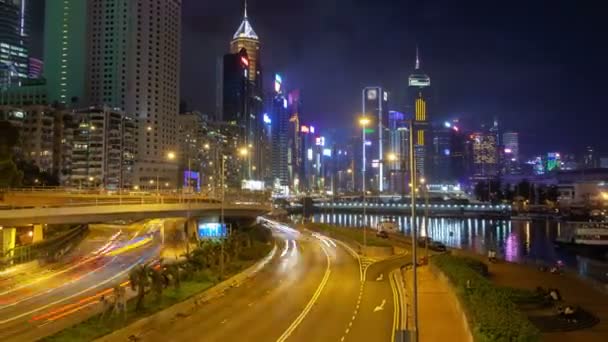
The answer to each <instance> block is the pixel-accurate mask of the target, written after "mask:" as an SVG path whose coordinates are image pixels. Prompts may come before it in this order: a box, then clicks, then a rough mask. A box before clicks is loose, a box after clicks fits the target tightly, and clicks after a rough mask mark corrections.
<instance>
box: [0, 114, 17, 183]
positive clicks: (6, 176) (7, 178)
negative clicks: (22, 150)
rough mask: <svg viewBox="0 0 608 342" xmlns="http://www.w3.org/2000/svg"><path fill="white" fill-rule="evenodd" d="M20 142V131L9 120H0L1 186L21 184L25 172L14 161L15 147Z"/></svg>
mask: <svg viewBox="0 0 608 342" xmlns="http://www.w3.org/2000/svg"><path fill="white" fill-rule="evenodd" d="M18 142H19V131H18V130H17V129H16V128H15V127H13V125H11V123H10V122H8V121H0V187H18V186H21V181H22V179H23V173H22V172H20V171H19V169H18V168H17V165H16V164H15V162H14V160H13V159H14V156H13V149H14V147H15V146H16V145H17V143H18Z"/></svg>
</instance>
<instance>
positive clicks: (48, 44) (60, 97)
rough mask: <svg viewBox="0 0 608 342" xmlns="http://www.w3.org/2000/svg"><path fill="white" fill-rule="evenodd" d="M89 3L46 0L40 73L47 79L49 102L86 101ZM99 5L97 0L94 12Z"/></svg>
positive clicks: (74, 104) (77, 102) (76, 104)
mask: <svg viewBox="0 0 608 342" xmlns="http://www.w3.org/2000/svg"><path fill="white" fill-rule="evenodd" d="M91 3H92V2H91V1H83V0H46V3H45V5H46V7H45V20H44V22H45V26H44V64H45V65H44V70H43V75H44V78H45V79H46V82H47V92H48V101H49V103H55V102H57V103H61V104H65V105H72V106H86V105H87V104H86V103H85V101H86V91H87V87H86V79H85V78H86V77H85V75H86V61H87V46H88V40H87V39H88V37H87V22H88V7H89V5H90V4H91ZM99 5H100V4H99V1H97V2H96V3H95V12H96V13H97V12H98V11H99V7H98V6H99ZM98 34H99V35H100V36H101V33H98V32H95V33H94V35H95V37H96V38H97V37H98ZM100 38H101V37H100ZM95 58H97V56H96V57H95Z"/></svg>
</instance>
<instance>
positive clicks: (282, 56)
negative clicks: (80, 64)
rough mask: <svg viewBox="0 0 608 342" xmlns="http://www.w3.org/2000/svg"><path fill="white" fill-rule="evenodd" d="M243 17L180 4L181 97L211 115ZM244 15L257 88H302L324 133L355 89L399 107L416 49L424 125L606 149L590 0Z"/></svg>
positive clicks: (391, 1)
mask: <svg viewBox="0 0 608 342" xmlns="http://www.w3.org/2000/svg"><path fill="white" fill-rule="evenodd" d="M41 3H42V1H38V4H37V6H41ZM583 3H587V4H583ZM592 3H593V4H592ZM34 13H35V18H36V16H38V17H40V13H41V9H37V10H35V11H34ZM241 17H242V0H223V1H201V0H183V28H182V32H183V37H182V89H181V94H182V98H183V99H185V100H187V101H188V103H189V106H190V108H193V109H198V110H201V111H202V112H204V113H210V114H212V113H213V112H214V108H215V81H216V80H215V77H216V70H215V68H216V59H217V57H219V56H221V55H223V54H224V53H226V52H227V51H228V47H229V41H230V39H231V38H232V34H233V33H234V31H235V30H236V28H237V27H238V25H239V23H240V21H241ZM249 17H250V21H251V23H252V25H253V27H254V29H255V30H256V32H257V33H258V35H259V36H260V39H261V42H262V63H263V68H264V72H265V76H266V77H265V78H266V85H265V87H266V88H267V89H270V86H271V82H270V77H271V75H272V74H273V73H275V72H279V73H282V74H283V75H284V80H285V83H286V84H287V86H288V87H291V88H293V87H298V88H301V89H302V92H303V99H304V103H305V107H304V111H303V118H304V120H305V121H308V122H311V123H313V124H316V125H317V126H319V127H320V128H322V129H328V128H334V129H338V130H337V132H340V133H341V134H340V135H343V136H345V137H346V136H349V135H350V134H351V132H352V129H354V121H355V115H356V113H358V112H360V110H361V109H360V104H361V100H360V96H361V88H362V87H363V86H368V85H382V86H384V87H386V88H387V89H389V90H390V91H391V92H392V97H391V101H392V107H393V108H391V109H394V110H403V103H404V96H405V92H406V82H407V75H408V74H409V73H410V71H411V70H412V68H413V64H414V54H415V46H416V44H418V45H419V46H420V50H421V55H422V67H423V69H424V71H425V72H427V73H428V74H429V75H430V76H431V79H432V89H433V90H432V94H433V103H434V107H432V108H430V110H431V112H430V115H431V116H432V119H433V120H435V119H437V120H443V119H450V118H454V117H461V118H466V119H468V120H470V121H472V122H473V123H477V124H481V123H482V122H491V121H492V120H493V118H494V117H498V119H499V121H500V123H501V126H502V127H501V128H502V129H510V130H516V131H519V132H520V134H521V135H520V141H521V144H522V150H523V151H522V152H524V153H526V154H531V153H540V152H547V151H549V150H558V151H561V152H580V151H581V150H582V148H583V147H584V146H586V145H593V146H595V148H596V149H597V150H601V151H604V152H605V154H608V139H607V138H606V133H607V132H608V119H607V118H606V114H607V112H606V101H603V100H604V99H607V98H608V95H607V93H608V87H607V86H606V82H605V80H606V78H607V76H608V72H607V71H606V63H607V62H608V43H607V41H608V40H607V37H606V33H607V32H608V23H607V21H606V20H605V12H604V10H603V9H602V8H601V5H600V2H599V1H573V0H570V1H561V0H554V1H548V0H547V1H538V0H527V1H518V0H513V1H500V2H498V1H487V0H486V1H466V0H461V1H453V0H437V1H430V0H427V1H409V0H305V1H284V0H280V1H279V0H250V1H249ZM35 18H34V20H33V22H34V27H33V51H34V54H38V55H40V50H41V45H42V42H41V39H40V37H41V34H40V32H41V30H42V24H41V20H36V19H35ZM351 123H352V124H351ZM348 128H351V129H348ZM471 128H472V129H474V128H476V127H471Z"/></svg>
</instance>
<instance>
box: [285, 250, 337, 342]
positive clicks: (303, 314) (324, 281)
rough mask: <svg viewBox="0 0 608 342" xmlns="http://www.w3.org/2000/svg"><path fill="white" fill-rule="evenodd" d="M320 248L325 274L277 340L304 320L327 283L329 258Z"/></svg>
mask: <svg viewBox="0 0 608 342" xmlns="http://www.w3.org/2000/svg"><path fill="white" fill-rule="evenodd" d="M321 249H322V250H323V253H325V258H326V260H327V267H326V268H325V275H324V276H323V279H322V280H321V283H319V287H317V290H316V291H315V293H314V294H313V296H312V297H311V298H310V301H309V302H308V304H307V305H306V307H304V309H303V310H302V312H301V313H300V315H298V317H296V319H295V320H294V321H293V322H292V323H291V325H290V326H289V327H288V328H287V330H285V332H284V333H283V334H282V335H281V336H280V337H279V338H278V339H277V342H283V341H285V340H287V338H288V337H289V336H290V335H291V334H292V333H293V331H294V330H295V329H296V328H297V327H298V325H300V323H301V322H302V321H303V320H304V318H305V317H306V315H307V314H308V312H309V311H310V309H312V306H313V305H314V304H315V303H316V302H317V300H318V299H319V296H320V295H321V292H322V291H323V289H324V288H325V285H326V284H327V281H328V279H329V275H330V273H331V260H330V259H329V254H328V253H327V251H326V250H325V248H323V246H321Z"/></svg>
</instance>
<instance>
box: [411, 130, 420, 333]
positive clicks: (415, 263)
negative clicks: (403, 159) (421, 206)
mask: <svg viewBox="0 0 608 342" xmlns="http://www.w3.org/2000/svg"><path fill="white" fill-rule="evenodd" d="M409 148H410V184H411V187H410V189H411V191H410V197H411V207H412V274H413V276H412V278H413V279H412V281H413V290H414V294H413V296H412V297H413V300H412V310H413V312H414V313H413V316H414V336H413V340H414V341H418V276H417V267H418V255H417V251H416V250H417V242H418V241H417V228H416V188H417V187H416V158H415V156H414V121H413V120H410V146H409Z"/></svg>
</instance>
